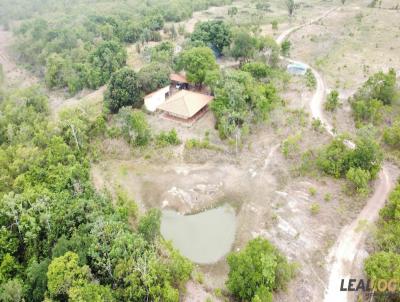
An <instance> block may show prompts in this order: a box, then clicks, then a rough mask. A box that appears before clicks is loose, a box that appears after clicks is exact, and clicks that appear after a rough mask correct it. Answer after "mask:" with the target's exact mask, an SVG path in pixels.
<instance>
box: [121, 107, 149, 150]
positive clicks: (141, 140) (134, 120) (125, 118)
mask: <svg viewBox="0 0 400 302" xmlns="http://www.w3.org/2000/svg"><path fill="white" fill-rule="evenodd" d="M118 117H119V119H120V121H121V123H122V131H123V133H124V136H125V138H126V140H127V141H128V142H129V143H130V144H132V145H134V146H145V145H147V144H148V143H149V142H150V139H151V129H150V126H149V124H148V123H147V120H146V116H145V115H144V113H143V112H141V111H137V110H135V111H132V110H131V109H130V108H127V107H125V108H122V109H121V110H120V112H119V114H118Z"/></svg>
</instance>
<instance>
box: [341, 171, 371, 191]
mask: <svg viewBox="0 0 400 302" xmlns="http://www.w3.org/2000/svg"><path fill="white" fill-rule="evenodd" d="M346 179H347V180H349V181H350V182H351V183H352V185H353V187H354V189H356V191H357V192H359V193H366V192H367V190H368V182H369V181H370V179H371V174H370V173H369V171H365V170H363V169H361V168H350V169H349V171H347V173H346Z"/></svg>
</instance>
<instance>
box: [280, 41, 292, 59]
mask: <svg viewBox="0 0 400 302" xmlns="http://www.w3.org/2000/svg"><path fill="white" fill-rule="evenodd" d="M291 46H292V43H290V41H288V40H285V41H283V42H282V44H281V53H282V55H283V56H284V57H288V56H289V54H290V48H291Z"/></svg>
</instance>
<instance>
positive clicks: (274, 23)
mask: <svg viewBox="0 0 400 302" xmlns="http://www.w3.org/2000/svg"><path fill="white" fill-rule="evenodd" d="M271 26H272V29H273V30H277V29H278V21H276V20H273V21H272V22H271Z"/></svg>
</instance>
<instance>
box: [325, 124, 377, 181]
mask: <svg viewBox="0 0 400 302" xmlns="http://www.w3.org/2000/svg"><path fill="white" fill-rule="evenodd" d="M382 159H383V155H382V151H381V149H380V147H379V145H378V143H377V142H376V141H375V139H374V138H373V137H372V135H371V133H370V130H369V129H368V128H367V129H363V131H361V132H360V133H359V135H358V137H357V139H356V147H355V149H350V148H348V147H347V146H346V145H345V143H344V138H343V137H338V138H335V139H334V140H333V141H332V142H331V143H330V144H329V145H328V146H326V147H324V148H323V149H322V150H320V152H319V154H318V158H317V166H318V167H319V168H320V169H321V170H322V171H324V172H325V173H327V174H329V175H332V176H334V177H337V178H339V177H344V176H346V174H347V172H348V171H349V170H350V168H361V169H362V170H364V171H367V172H369V174H370V178H371V179H373V178H375V176H376V174H377V173H378V172H379V170H380V167H381V163H382Z"/></svg>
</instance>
